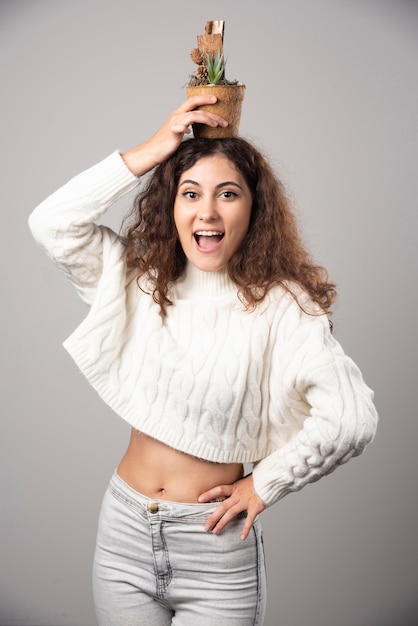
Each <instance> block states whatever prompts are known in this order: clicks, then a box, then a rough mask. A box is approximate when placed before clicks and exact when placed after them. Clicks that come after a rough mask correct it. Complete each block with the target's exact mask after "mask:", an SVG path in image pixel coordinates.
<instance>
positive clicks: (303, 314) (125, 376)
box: [30, 97, 377, 626]
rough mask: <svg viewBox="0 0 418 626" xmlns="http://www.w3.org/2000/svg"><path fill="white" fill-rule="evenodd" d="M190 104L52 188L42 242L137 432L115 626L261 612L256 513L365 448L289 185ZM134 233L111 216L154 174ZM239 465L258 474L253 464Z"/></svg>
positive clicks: (89, 369)
mask: <svg viewBox="0 0 418 626" xmlns="http://www.w3.org/2000/svg"><path fill="white" fill-rule="evenodd" d="M213 101H214V99H211V98H206V97H197V98H192V99H189V100H187V101H186V102H184V103H183V104H182V105H181V106H180V107H179V108H178V109H176V111H174V113H173V114H172V115H171V116H170V118H169V119H168V121H167V122H166V123H165V124H164V125H163V126H162V128H161V129H160V130H159V131H158V132H157V133H156V134H155V135H154V136H153V137H152V138H151V139H149V140H148V141H146V142H145V143H143V144H141V145H139V146H137V147H135V148H133V149H132V150H129V151H127V152H125V153H124V154H120V153H118V152H116V153H114V154H112V155H111V156H109V157H107V158H106V159H105V160H104V161H102V162H101V163H99V164H97V165H96V166H94V167H92V168H90V169H89V170H87V171H86V172H83V173H82V174H80V175H79V176H77V177H75V178H74V179H73V180H71V181H70V182H69V183H67V185H65V186H64V187H62V188H61V189H59V190H58V191H57V192H55V193H54V194H53V195H52V196H50V197H49V198H48V199H47V200H45V201H44V202H43V203H42V204H41V205H40V206H39V207H38V208H37V209H35V211H34V212H33V213H32V215H31V217H30V227H31V229H32V232H33V235H34V237H35V239H36V240H37V241H38V242H39V244H40V245H42V246H43V247H44V248H45V249H46V251H47V253H48V254H49V255H50V256H51V257H52V258H53V260H54V261H55V262H56V263H57V264H58V265H59V266H60V267H61V268H62V269H63V271H64V272H65V274H66V275H67V276H68V278H69V279H70V280H71V281H72V283H73V284H74V286H75V287H76V289H77V291H78V293H79V294H80V296H81V297H82V298H83V300H85V301H86V302H87V304H88V305H89V306H90V310H89V313H88V315H87V317H86V319H85V320H84V321H83V322H82V324H81V325H80V326H79V327H78V328H77V330H76V331H75V332H74V333H73V334H72V335H71V337H70V338H69V339H68V340H67V341H66V342H65V344H64V345H65V347H66V349H67V350H68V351H69V353H70V354H71V355H72V357H73V358H74V359H75V361H76V363H77V364H78V366H79V367H80V369H81V370H82V371H83V372H84V374H85V376H86V377H87V379H88V380H89V381H90V382H91V384H92V385H93V386H94V388H95V389H96V390H97V392H98V393H99V394H100V396H101V397H102V398H103V399H104V400H105V401H106V402H107V403H108V404H109V405H110V406H111V407H112V408H113V409H114V410H115V412H116V413H117V414H118V415H120V416H121V417H122V418H124V419H125V420H127V422H128V423H129V424H130V425H131V426H132V435H131V438H130V442H129V445H128V448H127V451H126V453H125V455H124V457H123V458H122V460H121V462H120V464H119V466H118V468H117V470H116V471H115V474H114V476H113V477H112V479H111V482H110V485H109V488H108V490H107V492H106V495H105V498H104V501H103V506H102V511H101V515H100V521H99V529H98V537H97V546H96V555H95V563H94V596H95V605H96V611H97V616H98V620H99V623H100V624H101V625H102V626H103V625H106V626H110V625H112V626H115V625H119V624H123V626H130V625H132V626H134V625H135V626H139V625H141V624H147V625H149V624H152V626H159V625H166V624H176V625H177V626H196V625H199V626H212V625H215V624H223V625H224V626H234V625H238V624H239V625H240V626H245V625H248V626H249V625H250V624H251V625H255V624H257V625H258V624H262V622H263V615H264V608H265V592H266V588H265V587H266V584H265V571H264V554H263V547H262V536H261V528H260V518H259V514H260V513H261V512H262V511H263V510H264V509H265V508H266V507H267V506H271V505H272V504H274V503H275V502H277V501H278V500H279V499H280V498H282V497H283V496H285V495H286V494H288V493H290V492H293V491H297V490H299V489H301V488H302V487H303V486H304V485H306V484H307V483H310V482H313V481H315V480H318V479H319V478H321V477H322V476H324V475H325V474H328V473H330V472H331V471H332V470H334V469H335V468H336V467H337V466H338V465H339V464H341V463H344V462H345V461H347V460H348V459H349V458H350V457H352V456H355V455H358V454H360V453H361V452H362V451H363V450H364V448H365V446H366V444H367V443H368V442H370V441H371V439H372V438H373V435H374V432H375V427H376V421H377V417H376V412H375V409H374V406H373V403H372V392H371V391H370V389H369V388H368V387H367V386H366V385H365V383H364V382H363V379H362V376H361V374H360V372H359V370H358V368H357V367H356V365H355V364H354V363H353V361H352V360H351V359H350V358H349V357H347V356H346V355H345V354H344V352H343V350H342V348H341V347H340V345H339V344H338V343H337V341H336V340H335V339H334V337H333V335H332V334H331V331H330V324H329V320H328V314H329V313H330V310H331V305H332V302H333V299H334V296H335V289H334V286H333V284H331V283H330V282H328V279H327V276H326V273H325V272H324V270H322V268H320V267H318V266H316V265H315V264H314V263H313V261H312V260H311V259H310V257H309V254H308V253H307V251H306V250H305V249H304V247H303V245H302V243H301V240H300V237H299V234H298V230H297V227H296V225H295V220H294V216H293V214H292V211H291V208H290V206H289V202H288V200H287V198H286V194H285V192H284V189H283V187H282V185H281V183H280V182H279V181H278V180H277V178H276V176H275V175H274V173H273V172H272V170H271V168H270V167H269V165H268V163H267V162H266V160H265V159H264V158H263V156H262V155H261V154H260V153H259V151H258V150H257V149H255V148H254V147H253V146H252V145H251V144H249V143H248V142H247V141H245V140H244V139H241V138H231V139H219V140H217V139H209V140H205V139H188V140H186V141H184V135H186V134H188V133H189V127H190V125H191V124H192V123H195V122H199V123H203V124H209V125H211V126H217V125H224V124H226V122H225V121H224V120H223V119H222V118H220V117H218V116H217V115H215V114H214V113H211V112H204V111H201V110H198V109H197V108H196V107H197V106H198V105H200V104H209V103H211V102H213ZM148 172H150V174H149V175H148V176H147V178H146V179H145V180H144V181H142V188H141V189H140V191H139V194H138V196H137V198H136V200H135V205H134V209H133V212H132V214H131V216H130V227H129V229H128V230H127V232H126V235H125V236H124V237H121V236H118V235H116V234H115V233H114V232H113V231H111V230H110V229H108V228H106V227H104V226H101V225H100V226H99V225H97V224H96V222H97V220H98V218H99V217H100V216H101V215H102V214H103V213H104V211H106V210H107V209H108V208H109V207H110V206H111V205H112V204H113V203H114V202H115V201H116V200H117V199H118V198H119V197H121V196H122V195H123V194H125V193H127V192H129V191H131V190H132V189H134V188H135V187H137V186H138V185H140V184H141V181H140V178H141V177H142V176H144V175H145V174H147V173H148ZM244 464H249V465H250V466H251V467H252V471H251V473H249V474H247V475H244Z"/></svg>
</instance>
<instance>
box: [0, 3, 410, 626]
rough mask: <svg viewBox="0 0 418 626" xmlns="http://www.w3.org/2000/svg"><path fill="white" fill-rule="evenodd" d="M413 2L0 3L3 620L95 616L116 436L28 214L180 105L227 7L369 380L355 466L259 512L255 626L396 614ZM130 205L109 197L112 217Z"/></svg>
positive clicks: (403, 567)
mask: <svg viewBox="0 0 418 626" xmlns="http://www.w3.org/2000/svg"><path fill="white" fill-rule="evenodd" d="M417 9H418V7H417V3H416V2H414V1H409V2H407V1H404V0H397V1H396V0H393V1H388V0H381V1H377V0H375V1H373V0H363V1H362V0H353V1H349V0H317V1H316V2H312V1H310V0H294V1H292V0H275V1H274V2H272V1H271V0H258V1H257V2H254V0H236V1H232V0H230V1H228V0H212V2H211V3H210V6H209V8H208V6H206V5H205V3H202V2H191V1H190V2H189V1H188V0H177V1H176V2H171V1H167V2H164V1H163V0H153V2H145V0H118V1H116V0H115V1H110V0H102V1H99V0H82V1H81V0H72V1H71V2H69V1H68V2H65V1H50V0H14V1H10V0H6V1H5V0H2V1H1V2H0V51H1V67H0V81H1V82H0V84H1V92H2V96H1V104H0V107H1V117H0V124H1V145H2V150H1V159H2V181H1V185H0V194H1V205H0V206H1V215H2V220H1V245H0V252H1V256H2V258H1V264H0V271H1V278H2V283H1V284H2V287H1V290H2V305H1V311H0V315H1V326H0V327H1V335H2V338H1V361H2V363H1V367H2V369H1V384H2V392H1V404H2V407H1V414H0V415H1V433H0V454H1V478H0V481H1V484H0V489H1V499H0V507H1V515H0V524H1V534H0V549H1V553H0V570H1V571H0V581H1V582H0V624H2V625H8V626H11V625H43V626H54V625H55V626H57V625H62V626H92V625H93V624H95V618H94V612H93V606H92V600H91V586H90V567H91V560H92V554H93V548H94V540H95V531H96V519H97V514H98V510H99V506H100V501H101V498H102V494H103V492H104V490H105V487H106V484H107V481H108V479H109V476H110V474H111V472H112V470H113V469H114V467H115V465H116V464H117V462H118V460H119V457H120V456H121V454H122V453H123V451H124V448H125V445H126V443H127V438H128V434H129V429H128V427H127V426H126V425H125V424H124V423H123V422H122V420H120V419H119V418H118V417H117V416H115V415H114V414H112V412H111V411H110V409H108V408H107V407H106V406H105V405H104V404H103V403H102V401H101V400H99V399H98V397H96V395H95V393H94V392H93V391H92V390H91V388H90V387H89V386H88V384H87V383H86V382H85V381H84V379H83V377H82V376H81V375H80V374H79V372H78V371H77V370H76V368H75V366H74V365H73V363H72V362H71V360H70V358H69V357H68V356H67V355H66V353H65V351H64V350H63V348H62V347H61V343H62V341H63V340H64V339H65V338H66V337H67V336H68V334H70V332H71V331H72V330H73V328H75V326H76V325H77V324H78V323H79V322H80V321H81V319H82V318H83V317H84V315H85V314H86V309H85V306H84V305H83V304H82V303H81V302H79V301H78V299H77V296H76V295H75V293H73V290H72V288H71V287H70V286H69V285H68V284H67V283H66V281H65V279H64V278H63V277H62V276H61V275H60V274H59V272H58V270H56V269H55V267H54V266H53V265H52V264H51V262H50V261H49V260H48V259H47V258H46V257H44V255H43V253H42V252H41V251H40V250H39V249H37V247H36V246H35V244H34V242H33V241H32V239H31V236H30V234H29V232H28V229H27V217H28V215H29V213H30V211H31V210H32V208H33V207H34V206H36V204H37V203H38V202H40V201H41V200H42V199H43V198H44V197H46V195H48V194H49V193H50V192H52V191H53V190H54V189H55V188H57V187H58V186H59V185H61V184H62V183H64V182H65V181H66V180H67V179H69V178H70V177H71V176H72V175H74V174H76V173H78V172H79V171H81V170H82V169H84V168H85V167H87V166H89V165H91V164H93V163H94V162H96V161H97V160H99V159H101V158H102V157H104V156H106V155H107V154H108V153H110V152H111V151H112V150H114V149H117V148H119V149H122V150H124V149H127V148H129V147H131V146H132V145H134V144H135V143H137V142H140V141H142V140H144V139H146V138H147V137H148V136H149V135H150V134H151V133H152V132H153V131H154V130H156V129H157V128H158V127H159V125H160V124H161V123H162V122H163V121H164V120H165V118H166V117H167V115H168V114H169V112H170V111H171V110H172V109H173V108H175V107H176V106H177V104H179V103H180V102H181V101H182V100H183V98H184V97H185V91H184V89H183V88H182V87H183V86H184V84H185V83H186V81H187V78H188V75H189V74H190V73H191V72H192V71H193V68H194V66H193V64H192V63H191V61H189V56H188V55H189V51H190V50H191V49H192V48H193V47H194V46H195V36H196V35H197V34H200V33H202V32H203V28H204V25H205V22H206V21H207V20H208V19H225V20H226V34H225V48H226V52H227V56H228V65H227V69H228V72H227V73H228V76H229V77H230V78H239V79H241V80H242V81H244V82H246V84H247V95H246V100H245V104H244V111H243V118H242V125H241V131H242V134H243V135H244V136H246V137H247V138H249V139H251V140H253V141H255V142H256V143H257V144H258V145H259V146H260V148H261V149H263V150H264V152H265V153H266V154H267V155H268V156H269V157H270V158H271V159H272V160H273V163H274V164H275V166H276V168H277V170H278V172H279V173H280V174H281V176H282V178H283V179H284V181H285V183H286V185H287V186H288V187H289V188H290V189H291V191H292V194H293V197H294V200H295V205H296V207H297V212H298V215H299V217H300V220H301V223H302V225H303V229H304V233H305V235H306V238H307V239H308V240H309V241H310V242H311V248H312V250H313V252H314V254H315V256H316V258H317V260H318V261H319V262H321V263H322V264H324V265H326V266H327V267H328V268H329V270H330V273H331V276H332V278H333V279H334V280H335V281H336V282H337V283H338V286H339V289H340V297H339V301H338V307H337V310H336V313H335V316H334V324H335V333H336V336H337V338H338V339H339V340H340V341H341V343H342V344H343V346H344V348H345V350H346V352H347V353H348V354H350V355H351V356H352V357H353V358H354V360H355V361H357V362H358V364H359V365H360V367H361V368H362V370H363V373H364V376H365V378H366V381H367V382H368V384H369V385H370V386H371V387H372V388H373V389H374V390H375V393H376V395H375V399H376V404H377V407H378V410H379V413H380V418H381V422H380V429H379V431H378V434H377V437H376V440H375V442H374V444H373V445H372V446H371V447H370V448H369V450H368V452H367V453H366V455H365V456H363V457H361V458H359V459H356V460H354V461H352V462H350V463H349V464H348V465H346V466H344V467H343V468H341V469H339V470H338V471H337V472H336V473H335V474H333V475H331V476H330V477H328V478H325V479H324V480H322V481H321V482H319V483H316V484H315V485H313V486H309V487H307V488H306V489H305V490H303V491H301V492H300V493H298V494H296V495H292V496H288V497H287V498H285V499H284V500H282V501H281V502H279V503H278V504H277V505H276V506H274V507H273V508H271V509H269V510H268V511H267V512H266V513H265V514H264V528H265V543H266V552H267V559H268V573H269V593H270V597H269V608H268V614H267V619H266V626H393V625H394V624H397V626H408V625H410V624H413V623H416V620H417V616H418V600H417V591H418V585H417V583H418V575H417V543H418V542H417V537H416V531H417V486H416V485H417V483H416V479H417V469H418V467H417V466H418V455H417V453H416V442H417V436H418V427H417V403H416V389H417V382H418V381H417V375H416V372H417V341H416V339H417V332H416V320H417V312H418V311H417V309H418V307H417V232H418V229H417V214H418V211H417V198H418V185H417V157H418V148H417V145H418V142H417V139H418V137H417V129H418V119H417V95H418V84H417V83H418V81H417V59H418V37H417V34H418V28H417V27H418V10H417ZM128 204H129V202H127V203H125V205H123V206H121V207H118V208H116V209H115V210H114V211H113V213H112V215H111V216H110V217H109V223H110V224H112V225H114V226H115V227H116V228H117V227H118V225H119V223H120V219H121V216H122V214H123V212H124V210H125V209H127V208H128Z"/></svg>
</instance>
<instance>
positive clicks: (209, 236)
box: [194, 230, 225, 250]
mask: <svg viewBox="0 0 418 626" xmlns="http://www.w3.org/2000/svg"><path fill="white" fill-rule="evenodd" d="M224 235H225V233H223V232H221V231H218V230H198V231H197V232H195V233H194V238H195V241H196V243H197V245H198V247H199V248H200V249H201V250H212V249H213V248H215V247H216V246H217V245H218V244H219V243H220V242H221V241H222V239H223V237H224Z"/></svg>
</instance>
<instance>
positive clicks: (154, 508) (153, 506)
mask: <svg viewBox="0 0 418 626" xmlns="http://www.w3.org/2000/svg"><path fill="white" fill-rule="evenodd" d="M158 509H159V506H158V503H157V502H150V503H149V505H148V511H149V512H150V513H158Z"/></svg>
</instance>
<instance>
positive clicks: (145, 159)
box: [122, 96, 228, 176]
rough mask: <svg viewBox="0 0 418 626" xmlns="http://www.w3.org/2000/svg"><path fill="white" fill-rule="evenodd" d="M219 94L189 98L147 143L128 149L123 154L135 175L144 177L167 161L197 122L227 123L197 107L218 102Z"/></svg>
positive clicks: (214, 124) (219, 124)
mask: <svg viewBox="0 0 418 626" xmlns="http://www.w3.org/2000/svg"><path fill="white" fill-rule="evenodd" d="M215 102H216V96H194V97H193V98H187V100H185V101H184V102H183V103H182V104H181V105H180V106H179V107H178V108H177V109H175V111H173V112H172V114H171V115H170V117H169V118H168V120H167V121H166V122H165V124H163V126H161V128H160V129H159V130H158V131H157V132H156V133H155V134H154V135H153V136H152V137H151V138H150V139H148V140H147V141H145V142H144V143H142V144H140V145H138V146H136V147H135V148H132V149H131V150H128V151H127V152H124V153H123V154H122V157H123V159H124V161H125V163H126V165H127V166H128V168H129V169H130V170H131V172H132V173H133V174H135V176H142V175H143V174H145V173H146V172H148V171H149V170H151V169H152V168H153V167H155V166H156V165H158V164H159V163H162V161H165V159H167V158H168V157H169V156H170V155H171V154H172V153H173V152H175V151H176V150H177V148H178V147H179V145H180V143H181V141H182V139H183V137H184V135H187V134H189V133H190V132H191V130H190V126H191V125H192V124H194V123H199V124H207V125H208V126H213V127H215V126H227V124H228V123H227V121H226V120H224V118H223V117H220V116H219V115H216V114H215V113H211V112H210V111H203V110H200V109H196V107H198V106H200V105H204V104H215Z"/></svg>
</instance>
